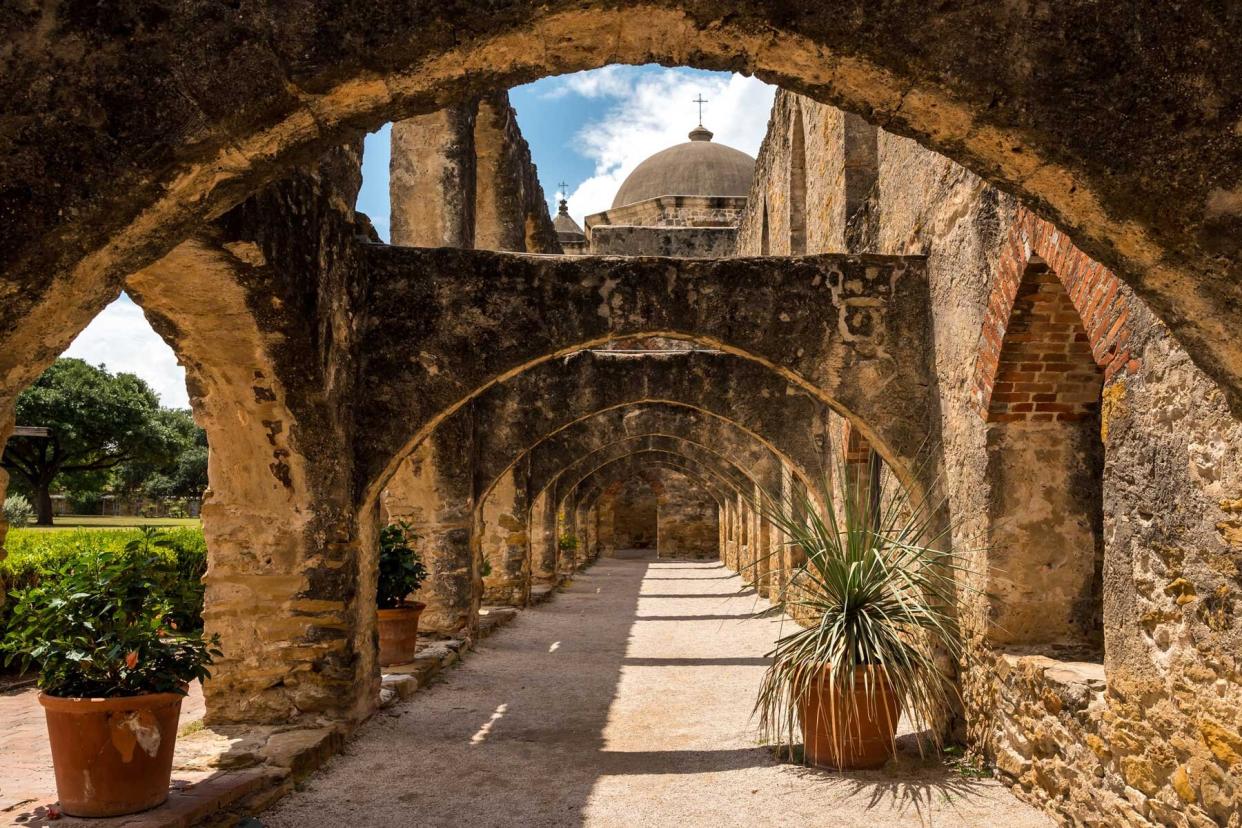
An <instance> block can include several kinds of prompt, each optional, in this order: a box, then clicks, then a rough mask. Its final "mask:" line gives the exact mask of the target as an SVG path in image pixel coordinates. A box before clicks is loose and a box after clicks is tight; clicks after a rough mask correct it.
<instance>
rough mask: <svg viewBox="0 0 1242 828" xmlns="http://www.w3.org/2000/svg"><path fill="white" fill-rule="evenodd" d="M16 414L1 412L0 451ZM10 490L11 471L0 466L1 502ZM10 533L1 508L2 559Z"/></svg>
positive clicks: (0, 600) (0, 599)
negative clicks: (6, 539) (5, 541)
mask: <svg viewBox="0 0 1242 828" xmlns="http://www.w3.org/2000/svg"><path fill="white" fill-rule="evenodd" d="M14 424H15V423H14V414H13V412H12V411H9V412H6V413H2V414H0V452H3V450H4V444H5V443H6V442H7V441H8V439H9V435H11V434H12V433H13V426H14ZM8 490H9V473H8V472H6V471H5V470H4V468H3V467H2V466H0V504H3V503H4V499H5V498H6V497H8ZM8 533H9V524H8V522H6V521H5V519H4V510H3V509H0V561H3V560H4V559H5V557H6V556H7V555H8V554H9V553H8V551H7V550H5V548H4V539H5V537H6V536H7V535H8ZM5 597H6V596H5V594H4V582H3V581H0V607H3V606H4V602H5Z"/></svg>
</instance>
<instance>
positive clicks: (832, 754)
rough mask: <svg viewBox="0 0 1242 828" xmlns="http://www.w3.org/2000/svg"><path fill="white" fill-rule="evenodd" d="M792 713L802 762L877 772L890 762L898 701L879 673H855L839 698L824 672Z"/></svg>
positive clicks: (883, 674)
mask: <svg viewBox="0 0 1242 828" xmlns="http://www.w3.org/2000/svg"><path fill="white" fill-rule="evenodd" d="M868 676H870V682H871V688H870V693H868V688H867V684H866V682H867V681H868V678H867V677H868ZM847 694H848V695H850V696H852V697H853V698H852V700H851V699H849V698H847V697H846V695H847ZM869 696H870V698H869ZM798 713H799V715H800V716H801V719H802V740H803V742H802V743H803V746H804V750H805V752H806V761H807V762H809V763H810V764H812V765H815V766H817V767H821V768H830V769H832V770H869V769H873V768H879V767H882V766H883V765H884V764H885V763H886V762H888V760H889V759H891V758H892V756H893V751H894V748H895V742H894V736H895V735H896V733H897V722H898V720H899V719H900V718H901V700H900V699H899V698H897V694H896V693H895V692H894V691H893V685H892V684H891V683H890V682H889V680H888V674H887V673H886V672H885V671H884V668H882V667H878V666H865V667H858V668H856V669H855V671H854V686H853V687H852V688H850V689H849V690H847V691H845V692H844V693H842V692H840V691H838V689H837V688H836V687H835V686H834V685H833V684H832V681H831V670H830V669H829V668H825V669H824V670H823V672H822V673H821V674H820V677H819V680H818V681H817V682H816V683H815V684H814V685H813V686H812V688H811V692H810V693H809V694H808V696H807V698H806V699H805V700H803V702H802V704H801V706H800V709H799V711H798Z"/></svg>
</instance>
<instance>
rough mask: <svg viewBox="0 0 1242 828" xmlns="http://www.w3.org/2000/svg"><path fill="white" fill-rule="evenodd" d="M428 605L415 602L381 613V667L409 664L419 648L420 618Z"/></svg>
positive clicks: (384, 610)
mask: <svg viewBox="0 0 1242 828" xmlns="http://www.w3.org/2000/svg"><path fill="white" fill-rule="evenodd" d="M426 608H427V605H426V604H422V603H419V602H417V601H416V602H414V603H413V604H406V605H405V606H401V607H397V608H396V609H382V610H380V611H379V663H380V666H381V667H388V666H391V665H393V664H409V663H410V662H411V661H413V660H414V651H415V650H416V649H417V648H418V616H420V615H422V614H423V610H425V609H426Z"/></svg>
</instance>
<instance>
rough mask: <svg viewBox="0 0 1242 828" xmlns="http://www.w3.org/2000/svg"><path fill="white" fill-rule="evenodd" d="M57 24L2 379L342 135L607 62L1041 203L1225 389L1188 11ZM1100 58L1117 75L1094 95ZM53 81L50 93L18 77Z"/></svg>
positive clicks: (513, 12) (27, 73) (1224, 246)
mask: <svg viewBox="0 0 1242 828" xmlns="http://www.w3.org/2000/svg"><path fill="white" fill-rule="evenodd" d="M849 6H852V7H853V8H849ZM58 11H59V10H54V11H51V12H49V13H48V15H32V16H30V18H29V20H28V21H23V22H22V23H19V24H18V25H15V26H14V27H13V29H12V32H11V35H10V42H11V43H12V44H13V47H14V51H13V54H14V65H15V66H19V67H21V71H15V72H11V73H7V74H6V76H5V77H6V79H8V84H6V86H5V88H4V89H3V90H0V91H2V92H3V93H4V94H0V99H3V100H6V101H10V102H12V103H11V112H10V114H9V115H8V121H9V122H10V123H6V127H10V128H8V129H6V134H9V135H13V136H18V138H17V139H15V140H14V142H13V143H14V146H13V147H12V148H11V151H10V152H7V153H5V154H4V157H5V161H4V163H3V167H2V170H3V176H2V177H3V180H5V181H8V182H10V188H9V193H10V194H11V198H12V200H13V201H14V202H15V205H14V207H13V208H12V209H8V210H6V211H5V213H4V216H5V226H4V234H3V235H4V236H5V237H6V238H9V239H18V240H21V243H20V244H17V245H14V246H12V247H6V249H5V253H4V260H3V265H2V266H0V269H2V270H3V272H4V273H5V274H6V279H7V280H8V282H9V284H10V285H12V289H11V290H8V291H6V293H7V294H9V295H12V296H14V297H15V299H14V300H13V301H10V302H8V303H6V306H5V308H4V311H3V313H4V315H3V316H2V317H0V330H8V331H11V332H12V336H11V341H10V342H5V343H3V344H4V346H5V347H4V348H0V353H5V354H7V355H11V356H9V358H8V359H4V360H3V361H2V362H0V377H3V378H4V380H3V381H4V385H5V386H6V387H17V388H20V387H23V386H24V385H25V384H27V383H28V382H29V381H30V380H31V379H33V377H34V376H36V375H37V374H38V372H39V371H40V370H42V368H43V367H44V365H45V364H46V363H47V362H48V361H50V359H51V358H52V357H53V356H54V355H55V354H56V353H58V352H60V351H61V350H62V349H63V347H64V346H65V345H66V344H68V338H69V337H70V336H71V335H72V331H73V330H74V329H76V328H80V327H82V325H84V324H85V320H86V319H88V318H89V317H90V316H91V315H92V314H93V313H95V312H97V311H98V310H99V309H100V308H101V307H102V302H103V301H104V300H105V299H106V298H107V296H109V295H110V294H111V293H112V292H114V291H115V289H116V287H117V285H118V284H119V282H120V280H121V279H122V278H123V277H124V275H125V274H127V273H129V272H133V271H135V270H137V269H140V268H141V267H143V266H145V265H146V264H148V263H150V262H151V261H152V260H153V259H155V258H158V257H159V256H160V255H162V254H163V253H166V252H167V251H169V250H170V249H171V248H172V247H173V246H175V245H176V244H177V243H179V242H180V241H181V240H183V239H184V238H186V237H187V236H188V235H189V233H190V232H192V231H193V229H194V228H195V227H196V226H197V225H199V224H201V223H202V221H203V220H204V219H206V218H209V217H212V216H215V215H219V214H220V213H222V212H223V211H225V210H227V209H228V208H229V207H231V206H232V205H234V204H236V203H237V202H239V201H240V200H241V199H242V198H244V197H245V196H246V195H247V194H249V193H253V192H255V191H256V190H257V189H258V188H260V187H261V186H262V185H264V184H265V183H268V182H270V181H272V180H275V179H276V178H278V177H279V176H281V175H283V174H286V173H287V172H288V171H289V170H290V169H292V167H293V166H294V165H295V164H297V163H299V162H300V161H303V160H304V159H306V158H313V157H315V156H316V155H319V154H321V153H322V152H324V151H325V150H326V149H327V148H329V147H331V146H334V145H339V144H340V143H342V142H343V141H345V140H347V139H349V138H351V137H354V136H356V135H357V130H359V129H365V128H373V127H375V126H378V125H379V124H380V123H382V122H383V121H384V120H388V119H393V118H401V117H407V116H410V115H414V114H418V113H420V112H428V111H432V110H435V109H438V108H440V107H441V106H443V105H444V104H445V103H448V102H452V101H454V100H460V99H463V98H465V97H467V96H469V95H471V94H477V93H479V92H483V91H487V90H483V89H480V88H478V87H479V85H480V84H481V82H482V80H481V79H483V80H485V81H486V83H487V84H488V86H489V88H492V87H495V86H498V85H499V86H505V85H511V84H514V83H519V82H522V81H525V80H531V79H533V78H536V77H540V76H543V75H548V74H555V73H560V72H569V71H575V70H579V69H585V68H591V67H596V66H600V65H604V64H606V63H609V62H621V63H647V62H660V63H665V64H689V65H693V66H698V67H701V68H718V69H719V68H734V69H736V68H741V69H745V70H749V71H753V72H755V73H756V74H758V75H759V76H760V77H763V78H765V79H766V80H769V81H772V82H775V83H778V84H780V85H782V86H785V87H787V88H789V89H791V90H794V91H797V92H800V93H802V94H805V95H807V96H809V97H812V98H814V99H816V100H819V101H824V102H831V103H835V104H840V105H842V106H844V107H845V108H847V109H851V110H853V111H857V112H860V113H863V114H865V115H866V116H867V117H868V118H869V119H870V120H871V121H873V122H875V123H877V124H880V125H882V126H884V128H885V129H887V130H889V131H892V132H897V133H902V134H906V135H910V136H912V137H915V138H917V139H918V140H920V141H921V142H922V143H924V144H925V145H926V146H929V147H931V148H933V149H935V150H937V151H940V152H943V153H945V154H946V155H948V156H949V157H951V158H953V159H955V160H957V161H959V162H961V163H962V164H964V165H965V166H966V167H968V168H970V169H972V170H975V171H977V172H978V173H980V174H981V175H982V176H984V177H985V178H986V179H988V180H989V181H992V182H994V183H996V184H998V185H1000V186H1002V187H1004V188H1005V189H1007V190H1010V191H1013V192H1015V193H1016V194H1017V195H1019V196H1020V197H1021V198H1023V199H1024V200H1026V201H1028V202H1030V203H1034V204H1038V205H1040V206H1041V208H1042V209H1043V210H1044V211H1045V212H1046V214H1047V216H1048V218H1050V219H1052V220H1054V221H1056V222H1057V223H1058V225H1060V226H1062V227H1065V228H1069V229H1070V231H1071V232H1072V233H1073V234H1074V236H1075V238H1076V240H1077V241H1078V242H1079V243H1080V246H1082V247H1083V248H1084V249H1085V250H1086V251H1087V252H1088V253H1089V254H1091V255H1093V256H1095V257H1096V258H1098V259H1100V260H1101V261H1104V262H1105V263H1106V264H1109V265H1110V266H1114V267H1115V268H1116V269H1117V270H1118V272H1119V273H1120V274H1121V275H1122V276H1123V278H1125V279H1126V280H1127V281H1128V282H1129V283H1130V284H1132V285H1133V286H1134V287H1135V289H1136V290H1137V292H1138V293H1139V294H1140V295H1141V296H1142V297H1143V298H1144V299H1145V300H1146V301H1148V302H1149V304H1151V306H1152V307H1153V308H1154V309H1156V311H1157V313H1159V314H1160V315H1161V317H1162V318H1163V320H1164V321H1165V322H1166V323H1167V324H1169V326H1170V328H1171V329H1172V330H1173V331H1174V332H1175V333H1176V334H1177V335H1178V336H1179V338H1180V339H1181V340H1182V342H1183V343H1184V344H1185V345H1186V346H1187V350H1188V351H1189V352H1190V353H1191V354H1192V356H1194V357H1195V358H1196V360H1197V361H1198V362H1199V364H1200V365H1201V366H1202V367H1203V368H1204V369H1205V370H1206V371H1207V372H1208V373H1210V374H1212V375H1213V376H1214V377H1216V378H1217V379H1218V380H1220V381H1221V382H1222V383H1223V384H1224V385H1225V386H1226V387H1228V388H1229V389H1231V391H1232V392H1233V394H1234V399H1235V401H1236V399H1237V396H1236V395H1237V391H1238V389H1239V387H1240V386H1242V383H1240V381H1239V380H1240V378H1242V367H1239V366H1242V359H1240V358H1239V356H1240V350H1239V349H1242V345H1239V344H1238V343H1237V341H1236V338H1234V337H1231V336H1229V332H1230V330H1231V329H1232V327H1234V326H1235V324H1236V318H1235V317H1236V313H1235V312H1234V311H1232V310H1231V308H1233V307H1236V305H1237V297H1238V290H1239V288H1238V284H1239V280H1238V279H1237V278H1236V274H1237V267H1238V265H1237V261H1238V259H1237V256H1236V253H1237V251H1238V244H1239V243H1238V241H1237V240H1238V239H1239V238H1242V232H1239V228H1240V226H1242V211H1240V210H1239V209H1238V207H1237V192H1238V188H1239V175H1240V174H1239V173H1238V169H1239V164H1238V157H1239V152H1240V149H1239V143H1238V138H1237V137H1236V135H1235V131H1234V130H1233V121H1235V120H1236V110H1237V101H1238V97H1237V96H1238V93H1237V91H1236V90H1237V89H1239V88H1242V83H1239V82H1238V80H1239V72H1242V70H1239V68H1238V66H1237V64H1236V61H1233V60H1232V57H1231V56H1232V54H1233V44H1234V43H1235V42H1236V39H1237V38H1236V35H1237V33H1236V31H1231V30H1230V25H1229V24H1226V23H1222V22H1221V21H1219V20H1218V19H1216V18H1215V17H1214V16H1213V14H1214V13H1213V11H1212V10H1210V9H1208V8H1195V9H1190V10H1186V12H1185V13H1184V15H1183V16H1182V17H1180V18H1178V19H1177V20H1176V21H1173V20H1170V19H1168V17H1167V16H1165V15H1161V14H1159V13H1158V12H1157V11H1156V10H1154V9H1152V8H1151V7H1150V6H1148V5H1143V4H1139V3H1133V4H1130V5H1129V6H1127V7H1126V8H1125V9H1124V10H1123V11H1122V10H1119V12H1118V14H1116V15H1110V16H1107V17H1105V16H1100V15H1098V14H1094V13H1093V12H1087V11H1076V10H1068V9H1067V10H1058V12H1057V13H1054V14H1040V15H1035V13H1033V12H1031V11H1029V10H1027V9H1026V8H1025V7H1022V6H1018V7H1013V8H1010V7H999V6H979V7H970V8H967V9H956V8H955V9H953V10H951V11H929V10H928V9H927V8H925V7H923V6H921V5H919V4H916V3H913V2H911V3H897V4H893V5H891V6H886V7H884V8H882V9H877V8H873V6H871V5H868V6H866V7H865V8H864V5H863V3H862V0H854V2H853V3H849V4H847V8H842V9H841V10H840V13H838V14H833V15H816V16H796V15H790V14H789V13H788V11H787V10H786V9H785V8H784V6H782V5H781V2H780V0H763V2H760V3H749V4H740V3H736V2H735V3H732V4H730V3H726V4H724V5H721V4H719V3H717V4H710V5H706V6H705V5H703V4H701V3H697V2H694V0H678V2H675V3H671V4H669V3H665V4H660V5H656V4H652V3H649V2H627V3H619V4H606V3H604V2H603V0H594V1H593V2H590V3H588V4H587V5H586V6H583V5H581V4H571V3H569V2H568V0H559V1H558V2H553V3H545V4H542V5H538V6H535V5H531V4H528V3H524V2H511V3H507V4H505V5H504V6H502V7H499V8H496V7H488V8H487V9H486V10H484V9H481V8H476V7H475V6H474V5H472V4H469V3H467V4H463V5H459V6H454V7H451V8H438V9H437V10H436V13H434V14H429V13H428V12H427V10H425V9H422V8H421V7H418V6H417V5H414V4H410V3H402V2H395V3H393V4H391V6H390V7H385V8H384V9H382V10H369V11H370V13H368V14H360V15H349V16H344V17H342V16H341V15H340V14H339V13H338V10H337V9H336V8H335V6H332V5H331V4H327V3H323V4H315V3H311V4H306V5H304V6H302V7H300V10H299V14H298V15H287V14H278V13H274V12H273V13H265V10H264V9H262V7H260V8H259V9H255V10H252V11H251V12H250V13H248V14H244V15H228V16H224V15H217V14H214V13H213V11H212V7H211V6H210V5H209V4H206V3H189V4H186V5H184V6H181V7H178V8H177V9H176V10H175V11H170V12H169V13H168V14H167V15H166V16H164V17H161V18H160V19H158V20H156V19H150V18H141V19H140V18H138V17H128V16H127V15H126V13H125V12H124V11H120V10H113V12H112V16H111V17H110V23H111V25H110V26H109V27H108V28H107V29H104V28H102V27H99V26H97V25H96V21H94V20H93V19H92V18H90V17H89V16H88V17H85V18H82V17H71V16H69V15H68V14H67V13H63V12H62V13H58ZM130 14H132V15H138V14H140V12H138V11H134V12H131V13H130ZM929 15H930V16H933V17H935V22H936V24H937V25H929V21H928V17H929ZM378 20H383V21H384V22H385V25H382V26H380V25H377V21H378ZM1117 20H1124V21H1125V27H1124V28H1125V32H1126V33H1127V34H1128V35H1129V36H1118V31H1117V25H1116V21H1117ZM105 31H107V32H133V31H142V32H143V37H142V39H141V40H140V41H132V42H130V41H126V40H122V39H121V38H122V37H124V35H118V36H117V37H116V38H112V37H109V36H108V35H106V34H103V33H102V32H105ZM1135 42H1141V43H1143V44H1144V46H1145V50H1144V51H1141V52H1139V53H1137V54H1136V53H1135V51H1134V50H1133V48H1132V46H1131V45H1130V44H1132V43H1135ZM354 44H365V47H363V46H361V45H354ZM73 48H81V49H82V50H83V53H84V54H87V55H89V56H90V57H89V58H88V59H86V60H84V61H79V62H76V63H75V65H74V70H75V71H66V67H64V66H62V65H61V64H60V63H58V61H60V60H61V59H62V58H61V57H60V55H63V54H65V53H66V51H65V50H66V49H73ZM1033 65H1038V66H1040V67H1042V68H1041V72H1040V73H1039V74H1038V76H1034V75H1032V73H1031V72H1030V70H1029V67H1030V66H1033ZM1103 65H1125V66H1126V67H1127V69H1128V71H1127V72H1126V73H1124V76H1121V75H1119V76H1117V77H1113V78H1106V77H1099V76H1098V74H1097V72H1096V71H1095V67H1098V66H1103ZM53 76H54V77H57V78H59V79H60V82H59V83H58V84H56V85H55V87H54V88H53V87H47V88H44V87H41V86H40V85H38V84H33V83H31V79H32V78H37V77H53ZM136 78H145V79H156V81H157V82H154V83H152V82H149V80H148V82H144V83H136V82H135V80H134V79H136ZM1186 88H1193V89H1196V90H1200V93H1199V94H1196V95H1187V94H1185V93H1184V89H1186ZM1204 100H1213V101H1216V102H1217V103H1216V105H1214V106H1211V107H1204V106H1201V105H1200V102H1201V101H1204ZM1105 103H1107V104H1108V105H1107V106H1105V105H1104V104H1105ZM100 123H104V124H106V127H105V128H104V129H100V128H98V125H99V124H100ZM18 125H20V127H21V128H20V129H19V128H18ZM1220 136H1232V137H1229V138H1224V139H1221V138H1220ZM58 308H59V309H62V310H61V311H60V312H58V311H57V310H56V309H58ZM30 354H33V355H34V358H33V359H31V358H29V356H30Z"/></svg>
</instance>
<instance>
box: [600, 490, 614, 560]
mask: <svg viewBox="0 0 1242 828" xmlns="http://www.w3.org/2000/svg"><path fill="white" fill-rule="evenodd" d="M615 505H616V494H614V493H613V492H611V491H607V492H604V494H603V496H601V497H600V498H599V500H597V501H595V513H596V520H597V521H598V526H599V554H600V555H601V556H604V557H612V556H613V555H614V554H616V551H617V543H616V525H615V522H614V521H615V518H616V510H615Z"/></svg>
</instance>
